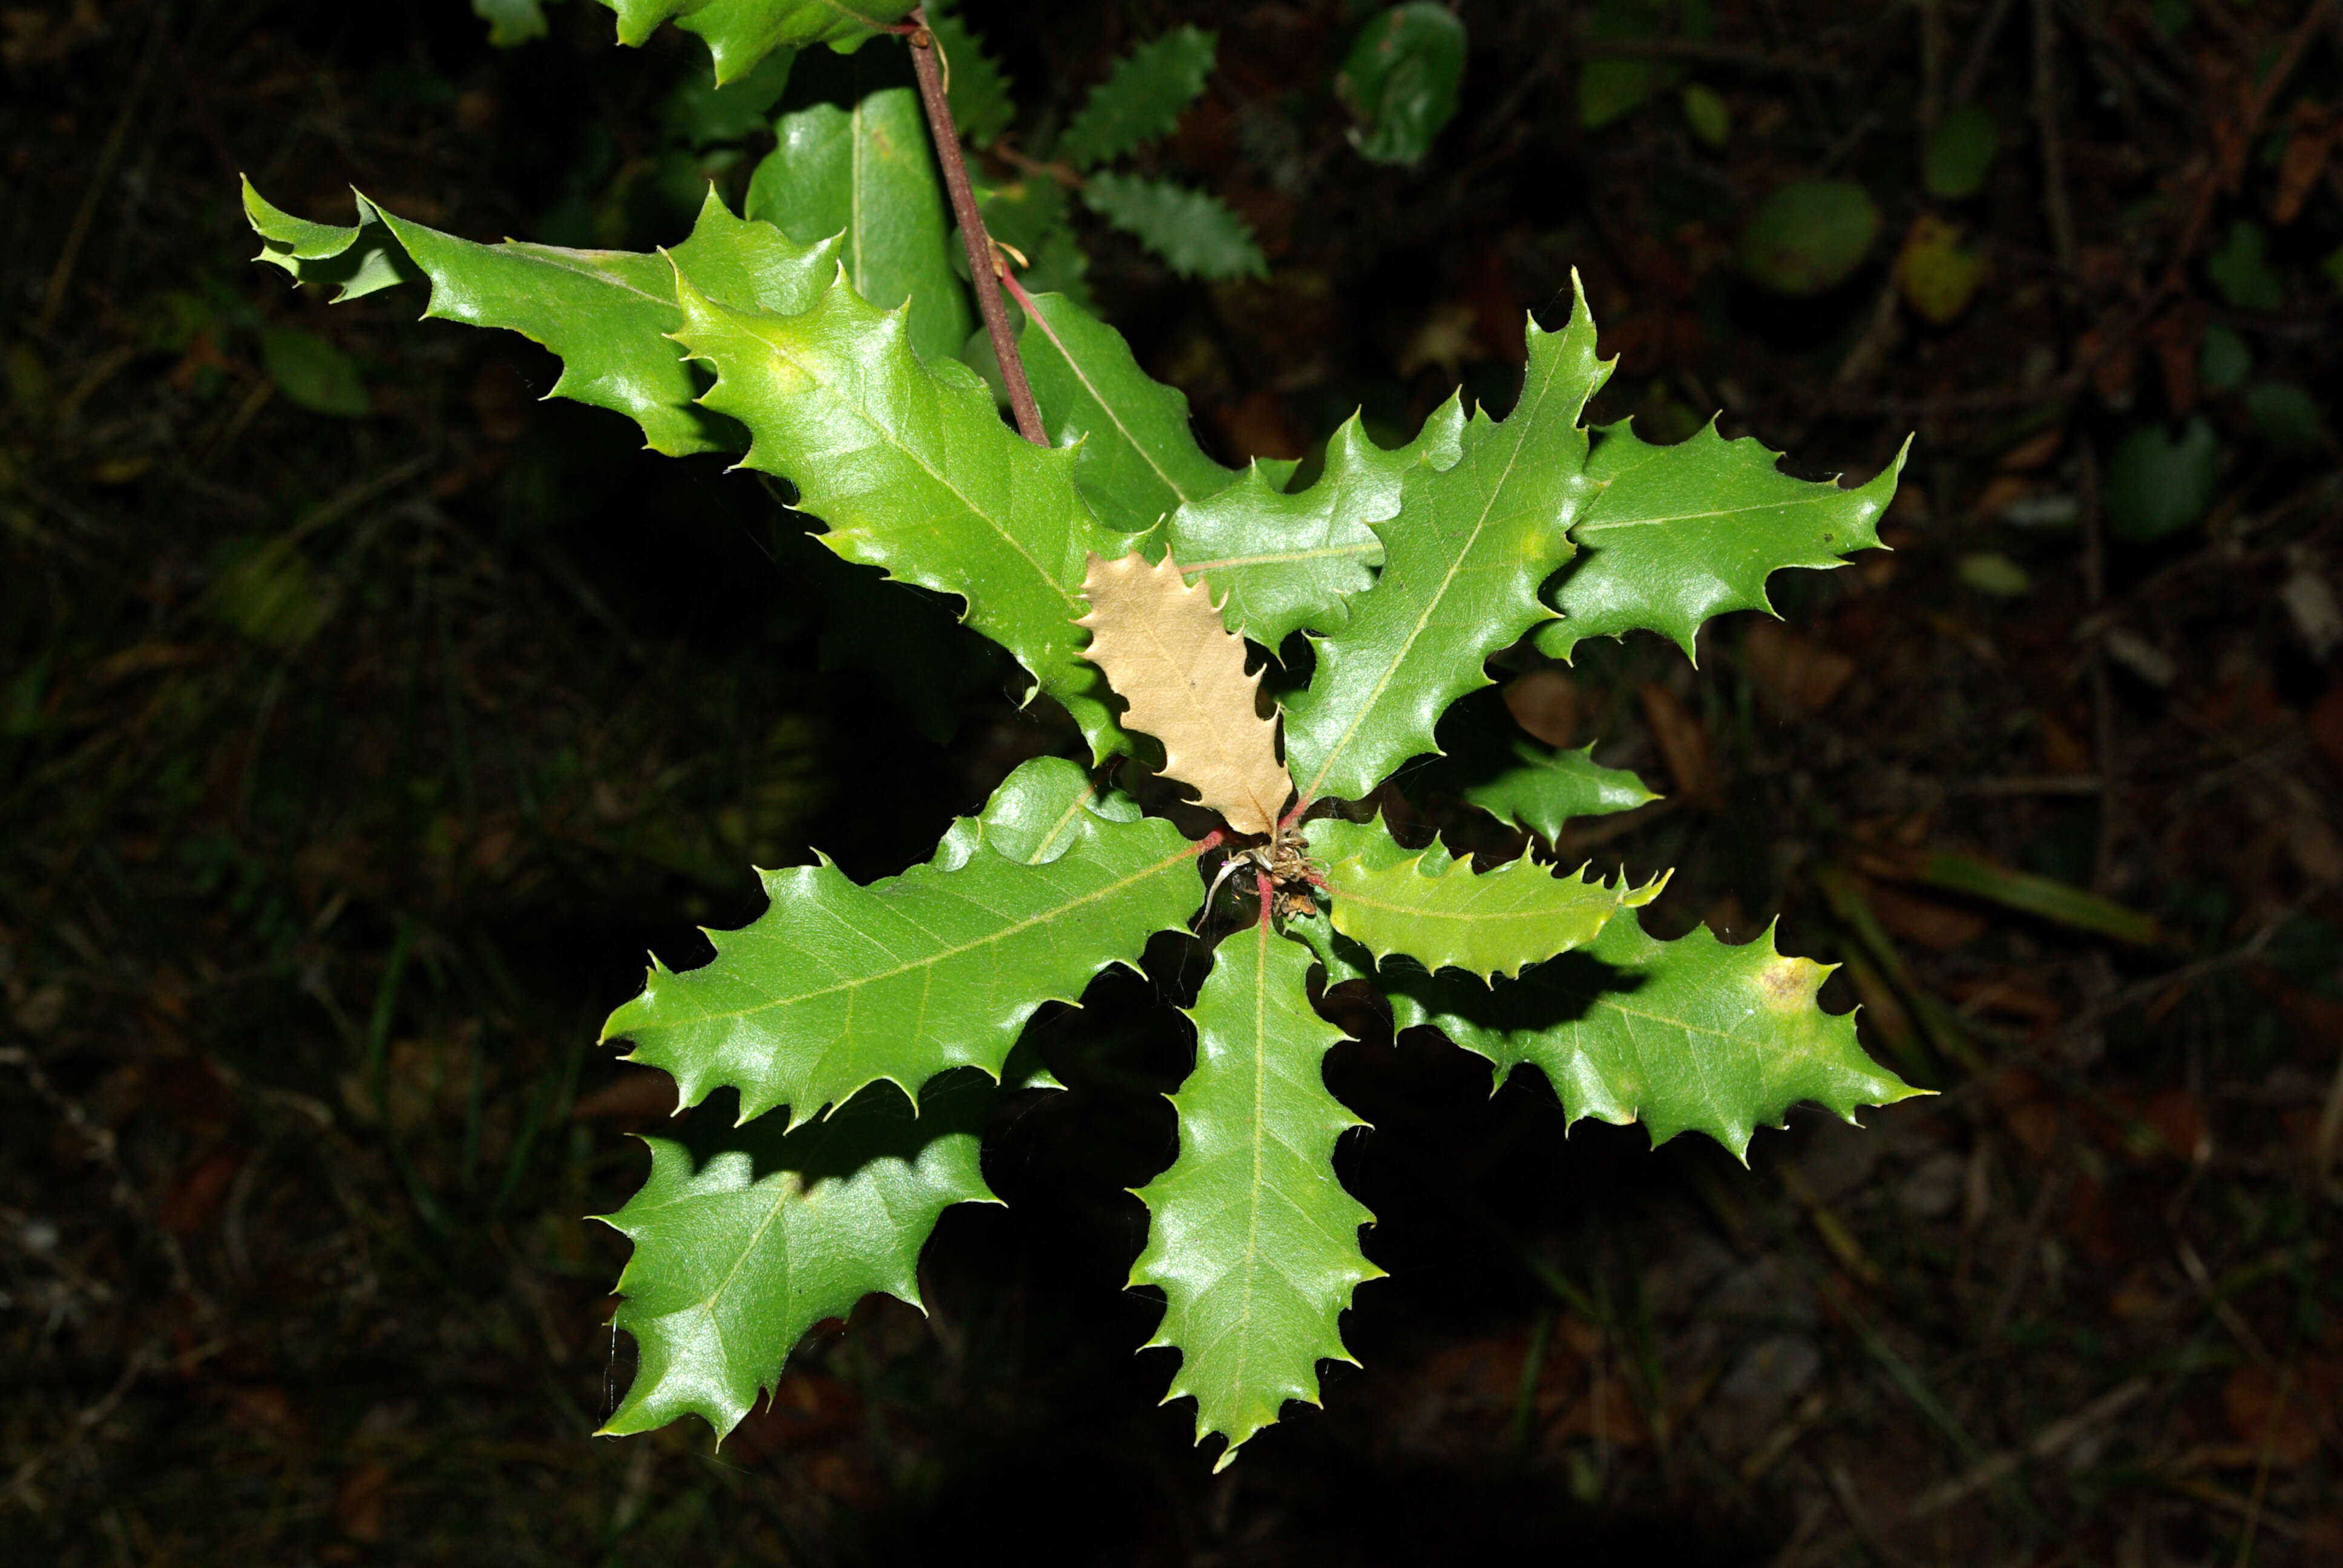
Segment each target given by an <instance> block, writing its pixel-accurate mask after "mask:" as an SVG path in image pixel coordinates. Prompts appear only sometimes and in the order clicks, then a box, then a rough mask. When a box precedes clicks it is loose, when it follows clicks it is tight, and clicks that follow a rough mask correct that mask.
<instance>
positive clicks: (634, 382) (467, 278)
mask: <svg viewBox="0 0 2343 1568" xmlns="http://www.w3.org/2000/svg"><path fill="white" fill-rule="evenodd" d="M357 201H358V215H359V218H360V220H361V221H360V223H359V224H358V226H357V227H355V228H347V229H336V228H332V227H330V226H327V225H325V224H312V223H305V222H303V221H302V220H301V219H299V218H294V217H288V216H287V215H285V214H283V213H281V212H278V211H277V209H276V208H275V207H272V206H269V205H268V204H267V203H266V202H265V201H263V200H261V199H260V196H259V193H257V192H256V191H255V190H254V189H253V188H252V187H251V186H250V185H249V184H247V185H246V186H245V210H246V214H247V215H248V216H250V217H251V219H252V226H253V227H254V228H256V229H257V230H258V231H259V232H260V235H261V238H262V242H263V244H264V245H265V246H266V247H267V248H266V249H265V250H264V251H263V252H262V253H261V256H260V258H259V259H261V260H263V261H266V262H269V263H271V264H273V265H275V266H281V267H283V268H285V270H287V272H290V273H292V274H293V276H295V277H296V278H297V279H299V280H300V281H301V282H304V283H332V282H340V283H342V284H343V285H344V292H343V293H342V294H341V295H340V296H338V298H344V299H347V298H353V297H357V296H358V295H361V294H367V293H371V292H372V291H373V290H374V289H376V288H380V287H384V286H387V285H388V284H390V283H395V282H398V281H401V280H403V279H404V278H407V277H413V276H425V277H427V278H428V279H429V280H430V282H431V304H430V307H428V308H427V310H426V311H425V312H424V314H425V315H426V316H433V317H439V318H441V319H443V320H447V321H461V322H464V323H466V324H467V325H468V326H472V327H508V328H510V329H511V330H513V331H515V332H518V333H519V334H520V335H521V336H522V337H527V338H528V339H529V340H530V341H531V342H535V343H541V344H543V345H544V346H545V347H548V348H549V349H551V350H552V351H553V352H554V353H555V354H557V355H558V356H560V357H561V360H562V372H561V378H560V379H559V380H558V381H557V382H555V383H554V386H553V391H552V393H551V394H550V396H554V397H573V398H575V399H577V400H578V402H580V403H588V404H591V405H593V406H594V407H598V408H608V409H612V410H615V411H616V412H618V413H620V414H624V415H626V416H627V417H628V418H630V419H632V420H634V421H635V423H636V424H638V425H639V426H641V427H642V430H643V436H644V438H645V439H646V441H647V442H648V443H649V446H650V448H651V450H653V451H655V452H664V453H667V454H668V455H669V456H670V457H680V456H682V455H683V454H685V453H689V452H738V451H740V450H742V449H743V448H744V447H747V446H748V436H747V433H746V432H744V431H743V430H742V429H741V428H740V427H739V426H738V425H735V424H734V423H733V422H732V421H730V420H729V419H724V418H719V417H712V416H711V415H709V412H708V411H707V410H706V409H704V408H701V407H699V405H698V403H697V402H696V398H697V397H698V395H699V386H700V383H701V381H702V380H704V379H705V378H704V377H698V378H695V377H694V375H693V373H692V371H691V370H690V369H689V367H687V366H686V365H685V363H684V353H683V350H682V349H680V348H679V347H677V346H676V345H675V344H674V343H673V342H672V341H670V340H669V334H670V333H672V332H674V331H675V330H676V329H677V328H678V327H681V326H682V325H683V312H682V310H681V309H680V308H679V307H678V306H677V305H676V303H675V278H676V273H677V271H678V269H681V270H682V271H683V272H684V273H686V274H687V275H688V276H690V277H691V278H692V279H693V280H694V282H695V283H697V284H698V286H700V287H702V288H704V289H706V290H707V291H708V293H709V295H710V296H711V297H715V298H718V299H721V300H724V301H726V302H727V303H728V304H732V305H738V306H740V307H745V308H749V309H755V310H765V311H774V312H779V313H781V314H785V315H786V314H791V313H794V312H797V311H800V310H803V309H805V308H806V307H808V306H809V305H811V304H812V303H813V301H814V298H815V297H816V296H817V295H818V294H819V292H820V288H821V286H822V285H823V284H824V283H826V282H827V281H829V279H830V276H832V275H833V274H835V272H836V271H837V262H836V259H835V258H836V255H837V247H836V245H835V243H834V242H833V241H830V240H824V241H823V242H822V243H820V244H819V245H815V246H797V245H793V244H791V243H790V242H789V238H788V236H785V235H783V234H782V233H781V231H780V230H779V229H777V228H775V227H773V226H772V225H770V224H766V223H756V222H752V221H746V220H743V219H740V218H736V217H734V216H732V215H731V214H730V213H729V212H728V211H726V210H725V207H724V204H723V203H722V202H721V201H719V200H718V199H717V196H716V194H715V192H713V191H712V190H711V191H710V192H709V196H708V199H707V201H706V203H705V204H704V205H703V206H701V207H700V210H699V221H698V223H697V224H696V225H695V226H693V228H692V231H691V237H690V238H689V239H687V240H685V241H684V242H683V243H682V244H681V245H679V246H676V247H675V248H674V249H673V250H672V251H669V253H668V254H667V255H665V256H657V255H651V254H648V253H635V252H628V251H615V250H565V249H563V248H561V247H560V246H550V245H531V244H528V243H527V242H525V241H521V240H509V239H508V240H507V241H505V242H504V243H503V244H501V245H477V244H475V243H473V242H472V241H470V240H468V239H458V238H456V237H455V236H453V235H446V234H441V233H439V232H437V230H435V229H428V228H425V227H424V226H421V225H420V224H412V223H408V222H407V220H406V219H404V218H401V217H398V216H395V215H393V214H390V213H387V212H385V211H383V210H382V209H381V208H380V207H378V206H375V205H374V204H373V203H372V202H370V201H368V200H367V198H366V197H364V196H359V197H358V198H357Z"/></svg>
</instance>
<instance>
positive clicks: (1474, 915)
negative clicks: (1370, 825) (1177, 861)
mask: <svg viewBox="0 0 2343 1568" xmlns="http://www.w3.org/2000/svg"><path fill="white" fill-rule="evenodd" d="M1325 874H1326V896H1327V899H1328V901H1329V903H1328V909H1329V913H1328V918H1329V919H1330V920H1332V922H1333V926H1334V929H1335V930H1338V931H1340V932H1342V935H1344V936H1346V937H1348V938H1350V939H1351V940H1353V941H1354V942H1356V943H1358V944H1359V945H1360V946H1361V947H1363V948H1364V949H1366V950H1367V951H1369V952H1371V953H1373V955H1374V956H1375V957H1376V958H1378V959H1384V958H1390V957H1392V956H1393V955H1394V954H1403V955H1404V956H1406V957H1408V958H1411V959H1413V960H1416V961H1417V962H1418V963H1420V964H1422V965H1423V967H1424V968H1425V969H1428V970H1462V971H1463V972H1465V973H1467V974H1473V975H1477V976H1480V977H1481V978H1483V979H1484V980H1485V979H1487V978H1489V977H1490V976H1493V975H1505V976H1508V977H1510V976H1513V975H1517V974H1519V973H1520V972H1521V971H1522V970H1523V969H1524V968H1526V967H1528V966H1529V965H1531V964H1535V963H1543V962H1544V960H1547V959H1550V958H1552V957H1554V955H1555V954H1557V953H1565V952H1568V951H1570V950H1572V949H1573V948H1582V947H1584V946H1585V945H1586V944H1587V943H1589V942H1591V941H1593V940H1594V938H1595V936H1596V935H1597V933H1599V932H1600V931H1601V930H1603V928H1604V926H1605V925H1606V924H1608V923H1609V921H1610V920H1611V917H1612V916H1613V915H1614V914H1615V913H1616V912H1617V911H1619V910H1623V909H1640V908H1641V907H1642V906H1644V905H1645V904H1648V903H1650V902H1651V901H1652V900H1654V899H1655V898H1657V897H1659V894H1660V890H1661V888H1662V887H1663V886H1664V885H1665V882H1666V879H1665V878H1659V879H1654V880H1653V881H1650V882H1647V883H1645V884H1644V886H1643V887H1640V888H1631V887H1629V886H1628V885H1627V884H1626V881H1625V879H1624V878H1623V879H1620V880H1618V881H1617V882H1615V883H1614V884H1612V885H1609V886H1605V885H1604V883H1602V882H1601V881H1598V880H1595V879H1591V878H1587V877H1585V876H1584V869H1583V868H1582V870H1581V874H1580V875H1579V876H1575V877H1561V876H1556V875H1554V871H1553V869H1552V868H1550V867H1547V866H1542V865H1539V864H1538V863H1536V862H1535V861H1534V860H1532V859H1530V858H1529V857H1528V856H1527V855H1523V856H1522V857H1521V858H1520V859H1513V860H1508V861H1506V862H1504V863H1503V864H1502V865H1499V866H1496V867H1493V868H1492V869H1489V870H1486V871H1483V872H1479V873H1477V874H1476V873H1475V872H1474V871H1473V862H1472V861H1471V860H1470V859H1464V860H1459V859H1453V857H1451V856H1450V855H1449V853H1448V851H1447V850H1446V849H1443V848H1442V847H1441V846H1440V845H1439V844H1437V843H1435V844H1433V846H1432V847H1431V848H1429V849H1422V850H1418V851H1416V852H1414V853H1413V854H1411V855H1409V856H1408V857H1407V858H1406V859H1402V860H1398V861H1392V860H1391V859H1390V858H1389V856H1388V854H1387V853H1382V852H1378V853H1373V854H1362V855H1353V856H1352V857H1350V858H1349V859H1342V860H1335V861H1330V862H1328V863H1327V865H1326V873H1325Z"/></svg>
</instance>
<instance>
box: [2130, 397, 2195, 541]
mask: <svg viewBox="0 0 2343 1568" xmlns="http://www.w3.org/2000/svg"><path fill="white" fill-rule="evenodd" d="M2220 483H2221V438H2220V437H2218V436H2216V435H2215V434H2214V433H2213V427H2212V426H2210V425H2208V424H2207V423H2206V422H2205V417H2204V416H2203V415H2201V414H2192V415H2190V416H2189V417H2188V419H2187V422H2186V423H2185V424H2183V425H2182V426H2181V427H2180V431H2179V434H2177V435H2173V434H2171V433H2170V432H2168V431H2167V430H2166V429H2165V428H2164V427H2162V426H2160V425H2144V426H2142V427H2139V428H2138V429H2137V430H2134V431H2133V432H2132V433H2131V434H2130V435H2128V436H2126V437H2124V438H2123V440H2122V441H2121V442H2119V443H2117V447H2116V450H2115V456H2114V457H2110V458H2109V459H2108V460H2107V532H2108V533H2110V534H2112V535H2114V536H2115V537H2116V538H2119V539H2122V540H2124V541H2125V542H2126V543H2127V544H2148V543H2151V542H2153V541H2154V540H2157V539H2160V538H2166V537H2167V536H2168V535H2171V534H2177V533H2178V532H2180V530H2181V529H2183V528H2191V527H2194V526H2195V525H2196V523H2197V521H2198V519H2200V518H2203V517H2204V515H2205V514H2206V512H2207V510H2208V509H2210V508H2211V507H2212V505H2213V493H2214V491H2215V490H2217V488H2219V487H2220Z"/></svg>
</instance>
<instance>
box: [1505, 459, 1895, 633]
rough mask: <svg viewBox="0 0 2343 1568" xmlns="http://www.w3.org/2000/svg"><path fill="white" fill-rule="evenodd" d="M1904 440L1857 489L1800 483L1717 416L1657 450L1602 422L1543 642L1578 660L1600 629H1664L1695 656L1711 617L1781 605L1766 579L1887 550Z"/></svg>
mask: <svg viewBox="0 0 2343 1568" xmlns="http://www.w3.org/2000/svg"><path fill="white" fill-rule="evenodd" d="M1909 450H1910V446H1909V444H1908V443H1907V444H1906V447H1905V449H1904V451H1899V452H1898V453H1897V454H1896V460H1895V461H1894V462H1893V463H1891V464H1889V465H1888V466H1887V467H1885V469H1883V470H1881V471H1880V473H1879V474H1878V475H1877V476H1875V477H1874V478H1873V479H1872V480H1871V482H1870V483H1868V484H1866V485H1864V486H1862V487H1859V488H1856V489H1852V490H1845V489H1841V488H1840V487H1838V486H1836V485H1835V484H1830V483H1827V482H1825V483H1821V484H1813V483H1809V482H1807V481H1806V480H1804V479H1794V478H1792V477H1790V476H1789V475H1787V474H1785V473H1783V472H1782V471H1781V469H1780V468H1779V467H1776V466H1775V465H1776V462H1777V460H1778V459H1777V456H1776V454H1775V453H1773V452H1769V451H1767V450H1766V449H1765V447H1763V446H1762V445H1760V444H1759V443H1758V442H1757V441H1756V440H1755V439H1753V438H1750V437H1743V438H1742V439H1740V440H1737V441H1728V440H1726V439H1725V437H1722V436H1720V435H1719V434H1717V430H1716V427H1715V425H1714V424H1711V425H1709V426H1707V427H1704V429H1702V430H1701V431H1700V432H1699V433H1698V434H1697V435H1695V436H1694V437H1692V438H1691V439H1690V440H1688V441H1680V442H1678V443H1677V444H1676V445H1674V446H1673V447H1654V446H1652V445H1650V444H1649V443H1647V442H1645V441H1644V440H1643V439H1642V438H1641V437H1638V436H1637V435H1636V434H1635V432H1634V427H1633V426H1632V424H1631V422H1629V421H1624V420H1623V421H1621V422H1620V423H1619V424H1616V425H1608V426H1605V427H1603V429H1602V430H1601V431H1600V432H1599V439H1598V440H1597V441H1596V443H1595V446H1594V454H1593V456H1592V457H1589V458H1588V460H1587V464H1586V473H1587V477H1589V478H1590V479H1592V480H1593V481H1594V483H1595V484H1596V485H1597V486H1599V487H1600V493H1599V494H1597V495H1596V496H1595V497H1594V499H1593V500H1592V501H1590V502H1589V503H1588V505H1587V507H1586V510H1585V513H1584V516H1582V517H1581V518H1579V520H1578V522H1577V524H1576V526H1575V527H1574V528H1572V529H1571V530H1570V537H1571V538H1573V539H1574V540H1575V541H1577V543H1578V545H1579V547H1580V548H1581V550H1582V551H1584V554H1582V555H1581V556H1580V558H1578V559H1577V560H1576V561H1575V562H1574V563H1573V565H1572V567H1571V568H1570V571H1569V573H1568V575H1566V576H1565V577H1564V578H1563V579H1562V582H1561V584H1560V586H1559V587H1557V588H1554V589H1553V590H1552V591H1551V593H1550V596H1549V597H1550V598H1551V600H1552V602H1553V604H1554V608H1557V609H1559V610H1560V611H1561V612H1562V618H1561V619H1560V620H1557V621H1550V622H1548V623H1547V624H1546V625H1544V626H1543V627H1541V628H1538V634H1537V648H1538V651H1539V652H1541V653H1544V654H1546V655H1548V656H1550V657H1552V658H1570V657H1571V656H1572V653H1573V651H1574V649H1575V648H1577V646H1578V645H1579V644H1580V643H1581V642H1584V640H1586V639H1587V638H1590V637H1622V636H1624V635H1625V634H1626V633H1627V632H1629V631H1632V630H1636V629H1643V630H1647V631H1656V632H1659V633H1661V634H1662V635H1663V636H1665V637H1667V638H1669V639H1671V640H1672V641H1674V643H1675V644H1676V646H1677V647H1679V648H1683V649H1684V653H1685V654H1686V656H1687V657H1689V656H1690V655H1691V654H1692V652H1693V639H1694V636H1695V635H1696V634H1697V633H1698V632H1699V630H1700V628H1701V623H1702V622H1704V621H1705V620H1707V619H1708V618H1710V617H1711V616H1717V615H1724V614H1725V613H1726V612H1727V611H1730V610H1737V609H1762V610H1765V611H1767V612H1768V613H1771V611H1772V608H1773V606H1772V605H1771V603H1770V602H1769V601H1768V600H1767V599H1766V598H1765V579H1766V578H1768V577H1770V576H1771V575H1772V574H1773V573H1775V572H1776V571H1779V570H1781V569H1782V568H1785V567H1805V568H1810V569H1813V570H1817V571H1820V570H1828V569H1830V568H1835V567H1840V566H1844V565H1845V561H1843V560H1842V559H1841V557H1843V556H1845V555H1849V554H1852V553H1853V552H1854V551H1856V550H1862V549H1875V548H1878V546H1879V518H1880V516H1881V514H1883V513H1884V512H1885V511H1886V509H1887V503H1888V502H1889V501H1891V500H1893V499H1895V498H1896V477H1897V476H1898V475H1899V474H1901V473H1902V472H1903V470H1904V457H1905V454H1906V452H1908V451H1909Z"/></svg>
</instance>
